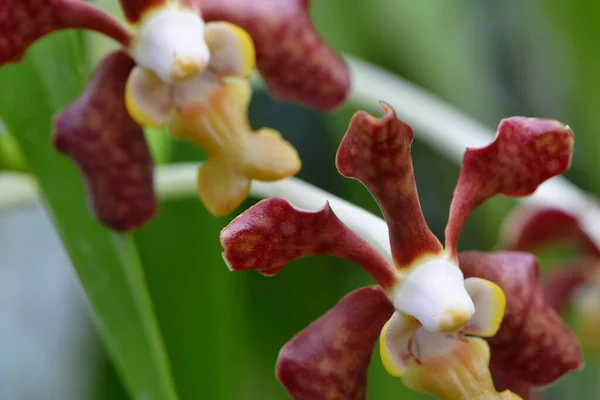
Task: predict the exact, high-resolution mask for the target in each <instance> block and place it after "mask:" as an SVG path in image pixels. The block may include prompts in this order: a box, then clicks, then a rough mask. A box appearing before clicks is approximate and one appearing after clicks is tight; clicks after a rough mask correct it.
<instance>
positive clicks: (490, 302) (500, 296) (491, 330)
mask: <svg viewBox="0 0 600 400" xmlns="http://www.w3.org/2000/svg"><path fill="white" fill-rule="evenodd" d="M465 289H466V290H467V292H468V293H469V295H470V296H471V299H472V300H473V303H474V304H475V315H473V318H471V320H470V321H469V324H468V325H467V326H466V327H465V333H468V334H471V335H476V336H481V337H490V336H494V335H495V334H496V332H498V329H500V324H501V323H502V318H503V317H504V309H505V307H506V297H505V296H504V292H502V289H500V287H499V286H498V285H496V284H495V283H493V282H490V281H488V280H485V279H481V278H468V279H465Z"/></svg>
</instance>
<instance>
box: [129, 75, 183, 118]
mask: <svg viewBox="0 0 600 400" xmlns="http://www.w3.org/2000/svg"><path fill="white" fill-rule="evenodd" d="M125 106H126V107H127V111H128V112H129V115H131V118H133V119H134V120H135V121H136V122H137V123H138V124H140V125H142V126H149V127H153V128H158V127H160V126H161V125H163V124H164V123H165V122H166V121H167V120H168V118H169V115H170V113H171V109H172V106H173V102H172V98H171V94H170V88H169V86H168V85H167V84H165V83H164V82H163V81H162V80H161V79H160V78H159V77H158V76H156V74H154V73H153V72H152V71H150V70H147V69H144V68H142V67H135V68H134V69H133V71H132V72H131V74H130V75H129V79H128V80H127V86H126V88H125Z"/></svg>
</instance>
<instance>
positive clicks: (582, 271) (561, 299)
mask: <svg viewBox="0 0 600 400" xmlns="http://www.w3.org/2000/svg"><path fill="white" fill-rule="evenodd" d="M594 272H596V273H597V272H600V261H599V260H598V259H597V258H594V257H582V258H580V259H577V260H574V261H568V262H565V263H564V264H561V265H559V266H557V267H556V269H555V270H554V271H552V272H551V273H549V274H548V275H546V276H544V278H543V287H544V296H545V297H546V301H547V302H548V304H549V305H550V306H551V307H552V308H554V310H556V312H558V313H561V312H563V311H564V310H565V308H566V307H567V305H568V304H569V300H570V299H571V298H572V295H573V294H574V292H575V291H576V290H577V289H578V288H579V287H581V285H583V284H584V283H586V282H589V281H590V278H591V277H592V275H593V274H594Z"/></svg>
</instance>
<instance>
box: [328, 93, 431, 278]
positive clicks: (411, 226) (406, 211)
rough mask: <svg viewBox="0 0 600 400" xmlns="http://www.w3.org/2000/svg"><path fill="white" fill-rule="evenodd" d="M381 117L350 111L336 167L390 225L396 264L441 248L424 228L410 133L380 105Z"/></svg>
mask: <svg viewBox="0 0 600 400" xmlns="http://www.w3.org/2000/svg"><path fill="white" fill-rule="evenodd" d="M381 105H382V106H383V109H384V110H385V115H384V116H383V117H381V118H376V117H374V116H372V115H370V114H368V113H366V112H364V111H360V112H358V113H356V114H355V115H354V117H353V118H352V121H351V122H350V126H349V127H348V131H347V132H346V135H345V136H344V138H343V139H342V143H341V144H340V147H339V150H338V153H337V167H338V170H339V171H340V173H341V174H342V175H344V176H346V177H349V178H354V179H358V180H359V181H361V182H362V183H363V184H364V185H365V186H366V187H367V189H369V191H370V192H371V194H372V195H373V197H375V199H376V200H377V202H378V203H379V206H380V207H381V210H382V211H383V214H384V216H385V219H386V221H387V224H388V226H389V228H390V243H391V247H392V255H393V258H394V262H395V264H396V266H397V267H398V268H402V267H407V266H409V265H410V263H411V262H412V261H414V260H415V259H417V258H419V257H421V256H423V255H426V254H438V253H439V252H441V251H442V245H441V244H440V242H439V240H438V239H437V238H436V237H435V235H434V234H433V233H431V231H430V230H429V228H428V227H427V223H426V222H425V218H424V217H423V212H422V211H421V205H420V204H419V195H418V193H417V187H416V185H415V176H414V173H413V166H412V158H411V155H410V145H411V143H412V140H413V136H414V134H413V131H412V129H411V128H410V126H408V124H406V123H405V122H403V121H400V120H399V119H397V118H396V113H395V112H394V110H393V109H392V108H391V107H390V106H389V105H387V104H386V103H383V102H382V103H381Z"/></svg>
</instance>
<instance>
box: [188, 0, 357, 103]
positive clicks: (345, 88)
mask: <svg viewBox="0 0 600 400" xmlns="http://www.w3.org/2000/svg"><path fill="white" fill-rule="evenodd" d="M196 1H198V2H199V4H200V5H201V6H200V7H201V10H202V16H203V18H204V19H205V20H206V21H229V22H231V23H234V24H236V25H239V26H240V27H242V28H243V29H245V30H246V31H247V32H248V33H249V34H250V36H252V40H253V41H254V46H255V47H256V64H257V67H258V69H259V70H260V72H261V74H262V76H263V78H264V79H265V81H266V83H267V85H268V87H269V89H270V91H271V92H272V93H273V95H274V96H275V97H277V98H279V99H281V100H291V101H297V102H299V103H302V104H305V105H308V106H311V107H314V108H317V109H319V110H324V111H325V110H331V109H333V108H335V107H337V106H339V105H340V104H341V103H342V102H343V101H344V100H345V99H346V98H347V96H348V92H349V89H350V77H349V73H348V69H347V67H346V65H345V64H344V62H343V60H342V59H341V58H340V57H338V56H337V55H336V54H335V52H334V51H333V50H331V49H330V48H329V47H328V46H327V44H325V42H324V41H323V39H321V37H320V35H319V33H318V32H317V31H316V29H315V27H314V26H313V24H312V22H311V20H310V16H309V13H308V5H309V3H310V1H309V0H278V1H262V0H260V1H257V0H196Z"/></svg>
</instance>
